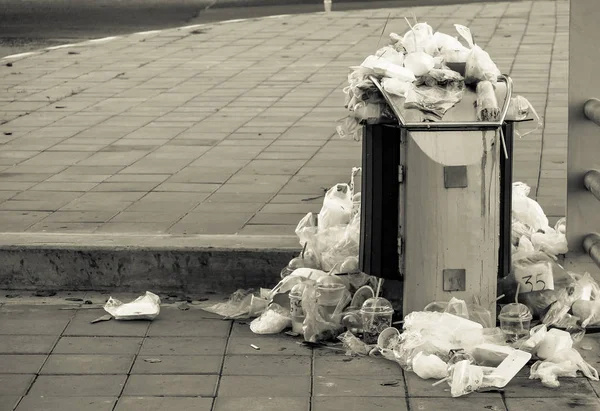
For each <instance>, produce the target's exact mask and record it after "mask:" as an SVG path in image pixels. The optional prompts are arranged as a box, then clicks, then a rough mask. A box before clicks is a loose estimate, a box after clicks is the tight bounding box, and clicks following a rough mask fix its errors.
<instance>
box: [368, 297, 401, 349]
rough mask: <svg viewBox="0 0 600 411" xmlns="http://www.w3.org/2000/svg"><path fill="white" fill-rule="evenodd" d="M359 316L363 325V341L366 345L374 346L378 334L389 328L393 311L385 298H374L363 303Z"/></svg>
mask: <svg viewBox="0 0 600 411" xmlns="http://www.w3.org/2000/svg"><path fill="white" fill-rule="evenodd" d="M360 314H361V318H362V324H363V341H364V342H365V343H366V344H375V343H377V338H378V337H379V334H380V333H381V332H382V331H383V330H385V329H386V328H388V327H391V325H392V316H393V315H394V309H393V308H392V304H390V302H389V301H388V300H386V299H385V298H382V297H374V298H369V299H368V300H367V301H365V302H364V304H363V306H362V308H361V309H360Z"/></svg>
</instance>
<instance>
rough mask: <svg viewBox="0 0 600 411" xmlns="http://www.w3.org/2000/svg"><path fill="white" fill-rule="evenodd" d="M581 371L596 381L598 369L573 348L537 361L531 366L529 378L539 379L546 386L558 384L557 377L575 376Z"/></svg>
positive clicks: (554, 386) (551, 386)
mask: <svg viewBox="0 0 600 411" xmlns="http://www.w3.org/2000/svg"><path fill="white" fill-rule="evenodd" d="M577 371H581V372H582V373H583V375H585V376H586V377H587V378H589V379H591V380H594V381H598V371H596V369H595V368H593V367H592V366H591V365H589V364H588V363H587V362H585V361H584V359H583V358H582V357H581V354H579V353H578V352H577V350H575V349H574V348H567V349H564V350H561V351H558V352H556V353H555V354H554V355H553V356H552V357H550V358H548V359H547V360H545V361H538V362H536V363H535V364H533V366H532V367H531V374H530V376H529V378H530V379H532V380H533V379H540V380H542V384H544V385H545V386H546V387H550V388H556V387H559V386H560V383H559V382H558V377H572V378H575V377H577Z"/></svg>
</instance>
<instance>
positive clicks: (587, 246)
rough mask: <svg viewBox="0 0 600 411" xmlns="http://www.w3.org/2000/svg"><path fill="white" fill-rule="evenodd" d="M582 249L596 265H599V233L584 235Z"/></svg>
mask: <svg viewBox="0 0 600 411" xmlns="http://www.w3.org/2000/svg"><path fill="white" fill-rule="evenodd" d="M583 249H584V250H585V251H586V253H588V254H589V256H590V258H591V259H592V260H594V262H595V263H596V265H597V266H598V267H600V235H599V234H598V233H592V234H588V235H586V236H585V238H584V239H583Z"/></svg>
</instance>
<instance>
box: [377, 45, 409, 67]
mask: <svg viewBox="0 0 600 411" xmlns="http://www.w3.org/2000/svg"><path fill="white" fill-rule="evenodd" d="M375 56H377V57H380V58H383V59H386V60H388V61H389V62H390V63H393V64H396V65H398V66H402V64H403V63H404V54H402V53H399V52H398V51H396V49H395V48H393V47H392V46H385V47H382V48H380V49H379V50H377V52H376V53H375Z"/></svg>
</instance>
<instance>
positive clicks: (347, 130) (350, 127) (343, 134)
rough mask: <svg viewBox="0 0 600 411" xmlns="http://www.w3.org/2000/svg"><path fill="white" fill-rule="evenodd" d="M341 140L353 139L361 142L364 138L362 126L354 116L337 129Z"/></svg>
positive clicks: (347, 118) (340, 124)
mask: <svg viewBox="0 0 600 411" xmlns="http://www.w3.org/2000/svg"><path fill="white" fill-rule="evenodd" d="M335 131H337V133H338V136H340V138H351V139H352V140H354V141H360V140H361V138H362V125H361V124H360V121H359V120H357V119H356V118H355V117H354V116H348V117H346V118H345V119H344V120H342V122H341V123H339V124H338V125H337V126H336V127H335Z"/></svg>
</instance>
